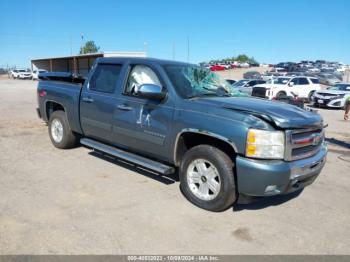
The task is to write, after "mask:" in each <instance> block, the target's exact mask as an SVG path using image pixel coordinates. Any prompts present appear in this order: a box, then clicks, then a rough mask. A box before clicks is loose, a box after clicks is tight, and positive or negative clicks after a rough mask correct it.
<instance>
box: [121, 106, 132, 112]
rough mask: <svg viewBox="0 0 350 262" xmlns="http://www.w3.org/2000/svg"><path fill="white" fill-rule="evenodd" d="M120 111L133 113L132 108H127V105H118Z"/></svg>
mask: <svg viewBox="0 0 350 262" xmlns="http://www.w3.org/2000/svg"><path fill="white" fill-rule="evenodd" d="M118 109H120V110H123V111H131V110H132V107H130V106H127V105H118Z"/></svg>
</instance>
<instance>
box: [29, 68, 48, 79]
mask: <svg viewBox="0 0 350 262" xmlns="http://www.w3.org/2000/svg"><path fill="white" fill-rule="evenodd" d="M43 73H47V70H44V69H34V70H33V72H32V79H33V80H38V79H39V74H43Z"/></svg>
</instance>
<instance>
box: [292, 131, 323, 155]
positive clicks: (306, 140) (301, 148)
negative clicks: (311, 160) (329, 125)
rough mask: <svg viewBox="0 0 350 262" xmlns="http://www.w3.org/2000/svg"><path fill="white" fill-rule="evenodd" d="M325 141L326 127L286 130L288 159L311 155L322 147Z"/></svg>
mask: <svg viewBox="0 0 350 262" xmlns="http://www.w3.org/2000/svg"><path fill="white" fill-rule="evenodd" d="M323 142H324V129H322V128H318V129H303V130H288V131H287V132H286V156H285V159H286V160H287V161H293V160H298V159H303V158H307V157H311V156H313V155H315V154H317V152H318V151H319V150H320V149H321V147H322V144H323Z"/></svg>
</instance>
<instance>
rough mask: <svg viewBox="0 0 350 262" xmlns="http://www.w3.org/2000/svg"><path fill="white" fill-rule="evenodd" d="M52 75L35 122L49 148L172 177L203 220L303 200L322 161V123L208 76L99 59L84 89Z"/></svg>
mask: <svg viewBox="0 0 350 262" xmlns="http://www.w3.org/2000/svg"><path fill="white" fill-rule="evenodd" d="M50 74H52V73H46V74H43V75H44V76H43V79H44V80H43V81H39V82H38V89H37V95H38V109H37V112H38V115H39V116H40V117H41V118H42V119H43V120H44V121H45V122H46V123H47V124H48V131H49V136H50V139H51V142H52V143H53V145H54V146H55V147H57V148H60V149H67V148H71V147H74V146H75V145H77V144H78V143H79V142H80V143H81V144H83V145H85V146H87V147H88V148H92V149H94V150H97V151H99V152H103V153H104V154H107V155H112V156H114V157H117V158H120V159H123V160H124V161H127V162H130V163H132V164H133V165H135V166H139V167H143V168H144V169H147V170H152V171H153V172H157V173H159V174H162V175H164V176H166V175H169V174H172V173H174V172H175V170H178V174H179V178H180V187H181V190H182V192H183V194H184V195H185V196H186V198H187V199H188V200H189V201H191V202H192V203H193V204H195V205H197V206H199V207H201V208H204V209H207V210H210V211H222V210H225V209H227V208H229V207H230V206H232V204H233V203H235V202H236V201H237V200H238V199H244V198H245V197H246V196H271V195H280V194H286V193H290V192H294V191H296V190H301V189H302V188H304V187H305V186H307V185H310V184H311V183H312V182H313V181H314V180H315V179H316V177H317V176H318V175H319V174H320V172H321V170H322V168H323V166H324V164H325V161H326V154H327V147H326V145H325V142H324V129H323V126H324V123H323V120H322V117H321V116H320V115H319V114H317V113H314V112H310V111H306V110H303V109H300V108H297V107H295V106H291V105H288V104H283V105H282V104H281V103H278V102H271V101H267V100H263V99H256V98H251V97H237V96H236V92H235V90H234V88H232V86H231V85H229V84H228V83H227V82H226V81H225V80H224V79H223V78H221V77H220V76H219V75H216V74H215V73H214V72H211V71H210V70H207V69H205V68H200V67H198V66H195V65H192V64H186V63H180V62H175V61H166V60H158V59H150V58H130V57H126V58H116V57H114V58H111V57H110V58H98V59H97V60H96V61H95V64H94V66H93V69H92V71H91V72H90V74H89V76H88V79H86V80H85V81H83V83H81V84H80V83H75V82H77V81H76V79H74V77H73V76H72V75H70V74H67V76H66V80H65V79H64V78H63V76H62V75H61V76H60V77H61V79H62V80H65V81H66V82H64V81H57V80H55V81H50V78H51V76H50ZM45 79H46V80H45ZM78 82H79V81H78ZM301 138H302V139H301ZM57 164H58V165H59V164H60V163H57ZM116 190H117V189H116ZM130 190H131V191H130V192H131V193H135V192H132V183H131V182H130ZM246 199H247V198H246ZM145 201H146V200H145Z"/></svg>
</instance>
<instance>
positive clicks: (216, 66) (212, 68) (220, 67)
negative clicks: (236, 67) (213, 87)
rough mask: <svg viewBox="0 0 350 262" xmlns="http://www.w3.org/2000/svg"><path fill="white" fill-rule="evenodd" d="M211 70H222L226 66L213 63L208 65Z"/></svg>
mask: <svg viewBox="0 0 350 262" xmlns="http://www.w3.org/2000/svg"><path fill="white" fill-rule="evenodd" d="M210 70H211V71H224V70H226V68H225V67H224V66H221V65H213V66H211V67H210Z"/></svg>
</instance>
